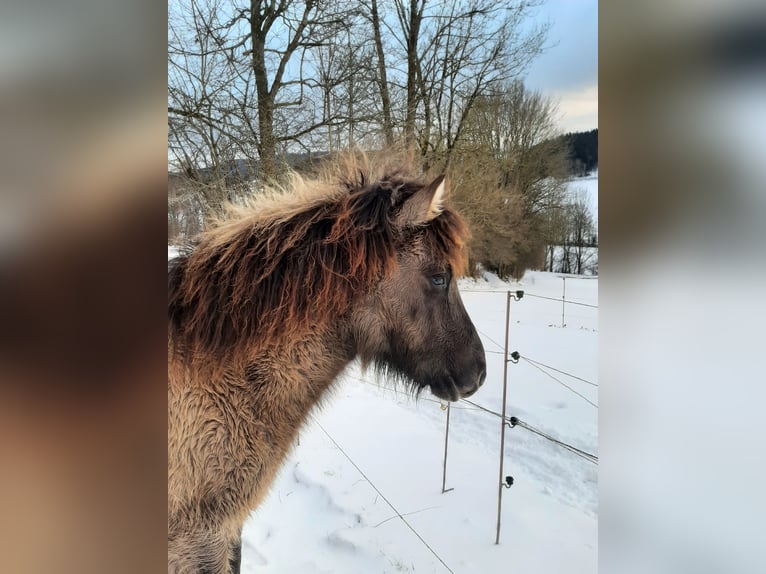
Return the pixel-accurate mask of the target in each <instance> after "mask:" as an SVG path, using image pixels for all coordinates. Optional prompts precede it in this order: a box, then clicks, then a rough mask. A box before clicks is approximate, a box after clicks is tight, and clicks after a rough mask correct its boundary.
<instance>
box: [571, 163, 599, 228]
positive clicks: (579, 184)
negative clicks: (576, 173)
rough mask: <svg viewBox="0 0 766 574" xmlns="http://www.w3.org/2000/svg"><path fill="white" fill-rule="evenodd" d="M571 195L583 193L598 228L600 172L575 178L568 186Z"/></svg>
mask: <svg viewBox="0 0 766 574" xmlns="http://www.w3.org/2000/svg"><path fill="white" fill-rule="evenodd" d="M567 191H568V192H569V193H570V194H574V195H576V194H578V193H583V195H584V196H585V197H586V198H587V200H588V207H590V211H591V213H592V214H593V220H594V222H595V223H596V227H598V170H596V171H594V172H592V173H589V174H588V175H586V176H583V177H574V178H572V179H571V180H570V181H569V184H568V185H567Z"/></svg>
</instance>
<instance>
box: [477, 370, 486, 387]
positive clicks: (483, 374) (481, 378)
mask: <svg viewBox="0 0 766 574" xmlns="http://www.w3.org/2000/svg"><path fill="white" fill-rule="evenodd" d="M486 378H487V368H486V367H482V368H481V372H480V373H479V386H481V385H483V384H484V380H485V379H486Z"/></svg>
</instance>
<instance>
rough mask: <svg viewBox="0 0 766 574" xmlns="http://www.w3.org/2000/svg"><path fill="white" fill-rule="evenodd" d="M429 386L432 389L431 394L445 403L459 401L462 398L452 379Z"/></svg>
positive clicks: (448, 378)
mask: <svg viewBox="0 0 766 574" xmlns="http://www.w3.org/2000/svg"><path fill="white" fill-rule="evenodd" d="M429 386H430V387H431V394H432V395H434V396H435V397H437V398H440V399H442V400H444V401H452V402H455V401H459V400H460V397H461V396H462V395H461V393H460V390H459V389H458V387H457V385H456V384H455V381H454V380H453V378H452V377H447V378H446V379H443V380H440V381H439V382H433V383H431V384H430V385H429Z"/></svg>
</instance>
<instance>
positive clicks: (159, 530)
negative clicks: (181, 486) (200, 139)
mask: <svg viewBox="0 0 766 574" xmlns="http://www.w3.org/2000/svg"><path fill="white" fill-rule="evenodd" d="M166 18H167V13H166V6H165V5H164V4H156V3H150V2H147V1H144V2H138V3H135V2H133V3H125V2H122V3H119V2H113V1H108V2H95V1H93V0H80V1H67V2H43V3H21V2H11V3H10V4H9V3H6V4H5V5H4V7H3V18H2V19H0V46H2V50H0V54H2V55H0V134H2V135H1V136H0V325H2V327H0V460H2V465H1V467H2V471H0V508H2V509H3V510H2V512H0V548H2V554H3V567H2V570H3V571H5V572H19V573H26V572H29V573H33V572H35V573H36V572H51V571H53V572H64V573H70V572H71V573H75V572H76V573H88V572H126V573H127V572H131V573H135V572H161V571H164V569H165V568H166V543H165V536H166V511H165V508H166V505H165V503H164V501H165V499H166V474H167V471H166V446H165V445H166V428H167V427H166V416H167V415H166V412H167V410H166V400H167V399H166V398H165V397H166V394H165V392H164V390H163V389H164V382H163V381H164V373H165V355H164V353H163V351H162V346H163V338H164V329H165V327H164V321H163V319H162V317H163V314H164V310H163V309H164V304H165V303H164V302H165V300H166V296H165V289H164V285H165V283H164V279H163V275H162V274H163V273H164V269H165V268H166V262H165V260H164V259H163V258H164V256H163V254H162V251H163V247H162V241H163V236H166V218H165V216H164V215H163V211H164V210H165V207H164V206H166V199H165V198H166V185H167V184H166V181H167V180H166V167H167V166H166V151H165V150H166V119H165V107H166V79H165V78H166V63H165V54H166Z"/></svg>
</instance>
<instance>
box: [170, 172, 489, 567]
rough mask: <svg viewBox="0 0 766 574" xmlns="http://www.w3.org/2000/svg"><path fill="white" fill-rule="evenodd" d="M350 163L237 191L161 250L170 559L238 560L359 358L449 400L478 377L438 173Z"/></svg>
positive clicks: (482, 365) (461, 232)
mask: <svg viewBox="0 0 766 574" xmlns="http://www.w3.org/2000/svg"><path fill="white" fill-rule="evenodd" d="M339 163H340V162H339ZM347 164H348V166H347V168H346V169H336V170H335V172H334V173H333V174H332V175H328V174H325V175H321V174H320V175H318V176H316V177H314V178H313V179H311V178H308V177H307V178H304V177H301V176H298V175H294V176H293V178H292V183H291V184H290V185H289V186H288V187H287V188H286V189H285V188H282V189H281V190H280V189H273V190H271V191H270V192H268V193H264V194H259V195H258V197H256V198H255V199H253V200H252V201H251V202H250V203H249V204H247V205H244V206H242V205H240V206H239V207H233V206H231V207H230V209H229V212H228V213H227V215H226V216H225V217H222V218H220V219H218V220H217V221H215V222H214V223H213V224H212V225H211V226H210V228H209V229H208V230H206V231H204V232H203V233H202V234H201V235H200V236H198V237H197V238H196V239H195V240H194V241H193V246H192V247H191V248H189V249H187V250H186V251H185V252H183V253H182V254H181V255H179V256H178V257H177V258H176V259H174V260H171V261H170V262H169V271H168V292H169V293H168V571H169V572H173V573H177V574H181V573H190V572H195V573H199V572H205V573H213V574H219V573H229V572H231V573H238V572H239V568H240V556H241V538H240V536H241V528H242V525H243V523H244V521H245V519H246V518H247V516H248V514H249V513H250V512H251V511H252V510H254V509H255V508H256V507H257V506H258V505H259V503H260V501H261V500H262V499H263V497H264V495H265V494H266V492H267V491H268V488H269V486H270V484H271V482H272V481H273V479H274V476H275V474H276V472H277V470H278V469H279V467H280V464H281V462H282V461H283V460H284V458H285V457H286V455H287V453H288V451H289V449H290V448H291V445H292V444H293V441H294V439H295V438H296V435H297V433H298V430H299V428H300V427H301V425H302V423H303V422H304V421H305V420H306V418H307V417H308V414H309V412H310V411H311V409H312V408H314V406H315V405H317V403H319V402H320V401H321V400H322V398H323V397H325V395H326V394H327V392H328V389H329V388H331V386H332V385H333V382H334V381H335V380H336V378H337V377H338V375H339V374H340V373H341V372H342V371H343V370H344V368H345V367H346V366H347V365H349V364H350V363H351V362H352V361H354V360H355V359H359V360H360V361H361V364H362V366H363V368H367V367H369V366H372V368H373V370H375V371H376V372H379V373H382V374H384V375H386V376H389V377H391V378H392V379H393V380H394V381H395V382H400V383H404V384H405V385H406V386H407V388H408V389H410V390H411V391H412V392H413V394H415V395H417V394H419V393H420V392H421V391H423V390H424V389H426V388H428V389H430V391H431V393H432V394H434V395H435V396H437V397H439V398H440V399H443V400H446V401H457V400H459V399H460V398H463V397H468V396H470V395H472V394H473V393H474V392H476V391H477V390H478V388H479V387H480V386H481V385H482V383H483V382H484V379H485V377H486V361H485V355H484V348H483V346H482V343H481V340H480V339H479V336H478V334H477V332H476V329H475V327H474V326H473V323H472V322H471V319H470V318H469V316H468V313H467V312H466V310H465V308H464V306H463V303H462V301H461V298H460V294H459V292H458V288H457V283H456V280H457V277H458V275H459V274H461V273H462V272H464V270H465V267H466V264H467V254H466V242H467V240H468V238H469V232H468V228H467V226H466V224H465V222H464V221H463V219H462V218H461V217H460V216H459V214H458V213H457V212H455V211H454V210H453V209H452V208H450V207H449V205H448V189H449V184H448V181H447V180H446V179H445V177H444V176H439V177H436V178H435V179H433V180H432V181H427V180H424V179H423V178H422V177H419V176H415V175H412V174H411V173H410V171H408V170H407V169H404V168H401V167H394V168H391V167H389V168H387V169H386V170H385V171H381V170H378V171H376V170H375V169H374V167H373V165H372V163H371V162H369V161H367V163H366V164H363V165H362V164H360V162H359V161H356V160H355V161H349V162H347ZM328 173H329V172H328Z"/></svg>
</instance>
